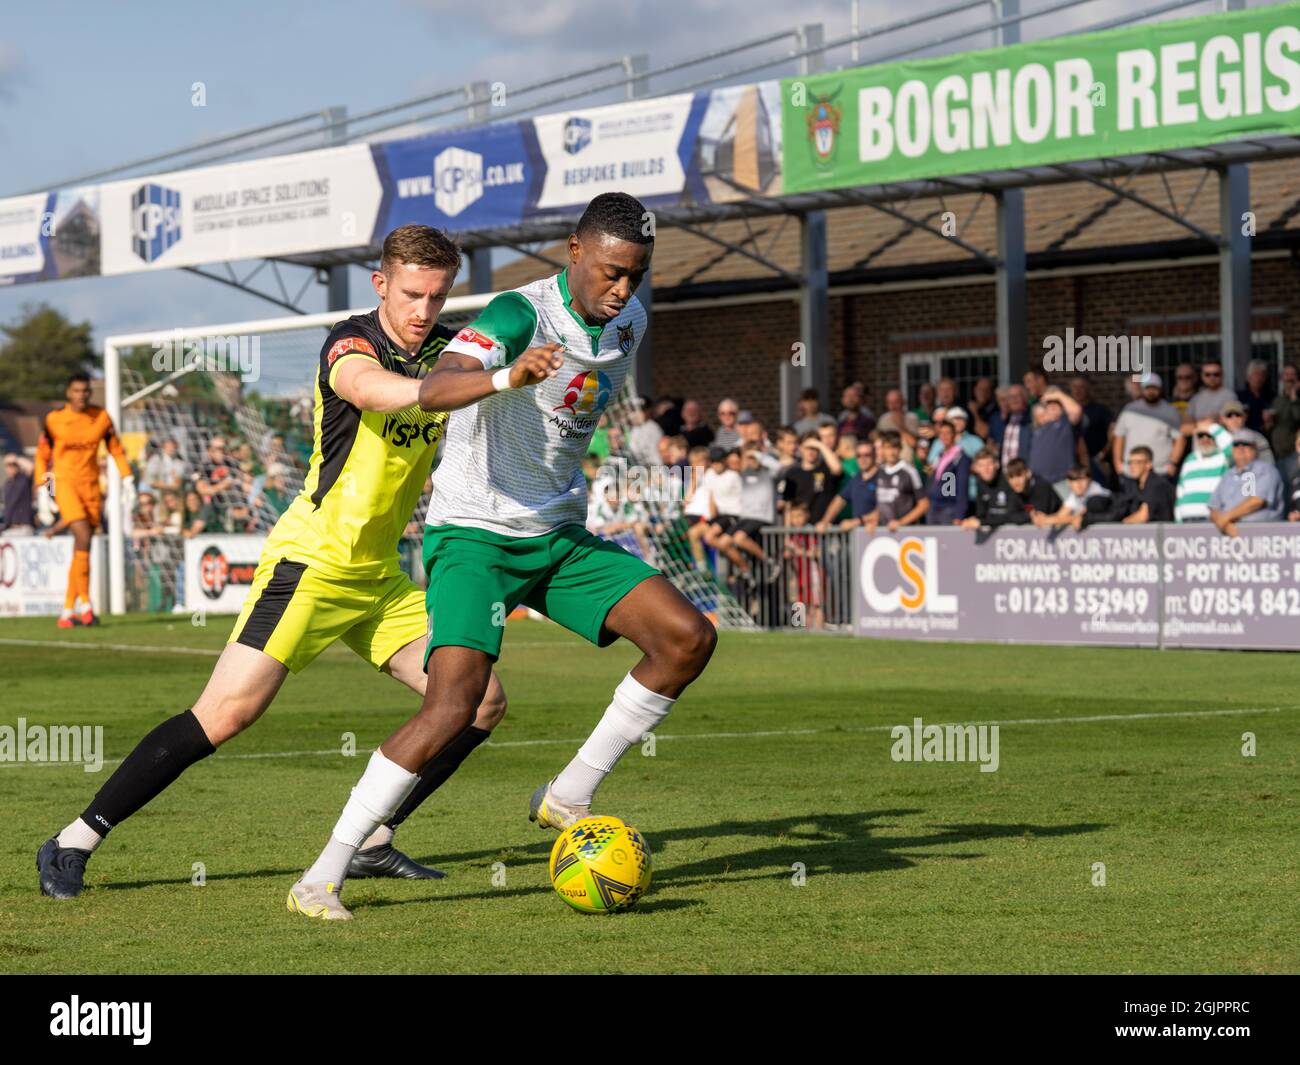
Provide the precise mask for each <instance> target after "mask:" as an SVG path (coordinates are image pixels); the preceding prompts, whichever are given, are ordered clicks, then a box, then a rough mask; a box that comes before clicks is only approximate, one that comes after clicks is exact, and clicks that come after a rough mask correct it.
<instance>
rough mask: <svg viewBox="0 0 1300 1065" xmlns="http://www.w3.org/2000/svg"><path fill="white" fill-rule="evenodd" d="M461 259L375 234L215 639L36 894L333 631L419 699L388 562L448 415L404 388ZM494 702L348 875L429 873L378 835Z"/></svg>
mask: <svg viewBox="0 0 1300 1065" xmlns="http://www.w3.org/2000/svg"><path fill="white" fill-rule="evenodd" d="M461 258H462V257H461V253H460V249H459V248H458V247H457V246H456V245H455V243H454V242H453V241H452V240H451V239H450V238H448V237H447V235H446V234H445V233H442V232H440V231H438V230H435V229H431V228H430V227H428V226H420V225H408V226H401V227H399V228H398V229H395V230H394V231H393V232H392V233H390V234H389V235H388V237H387V238H386V239H385V241H384V248H383V255H382V257H381V261H380V268H379V269H378V270H375V271H374V272H373V273H372V274H371V284H372V285H373V286H374V290H375V294H376V295H377V296H378V297H379V305H378V307H376V309H375V310H373V311H371V312H370V313H368V314H359V315H355V316H353V317H351V318H348V319H347V320H346V321H343V322H340V323H338V324H337V325H336V326H335V327H334V329H333V330H332V331H331V332H330V334H329V336H328V338H327V339H326V341H325V344H324V346H323V347H322V348H321V355H320V363H319V365H318V367H317V369H316V373H315V382H314V392H315V414H314V417H315V433H314V435H315V441H314V447H313V451H312V457H311V467H310V469H309V471H308V474H307V478H306V481H305V484H304V487H303V490H302V492H301V493H300V494H299V495H298V497H297V498H295V499H294V500H293V502H292V503H291V504H290V506H289V508H288V510H286V511H285V513H284V515H283V516H282V517H281V518H280V520H279V521H278V522H276V525H275V528H274V529H272V531H271V533H270V535H269V536H268V537H267V541H266V547H265V549H264V551H263V554H262V558H261V560H260V561H259V563H258V567H257V571H256V573H255V574H254V580H253V585H252V587H251V588H250V590H249V595H248V598H247V600H246V602H245V605H244V609H243V612H242V613H241V614H240V615H239V619H238V621H237V622H236V623H235V627H234V630H233V632H232V633H231V636H230V640H229V642H228V643H227V644H226V646H225V648H224V649H223V650H222V652H221V657H220V658H219V659H218V660H217V664H216V666H215V667H214V668H213V670H212V674H211V676H210V677H209V678H208V681H207V684H206V686H205V687H204V688H203V691H202V693H201V694H200V695H199V697H198V698H197V699H196V700H195V701H194V703H193V705H192V706H191V707H190V708H189V709H187V710H185V711H184V712H182V713H175V714H174V716H171V717H168V718H166V719H165V720H164V721H163V722H162V723H161V724H160V725H158V726H157V727H155V728H154V729H153V730H152V731H151V732H149V733H148V735H146V736H145V737H144V738H143V739H141V740H140V742H139V743H138V744H137V745H136V746H135V748H134V749H133V750H132V751H131V752H130V753H129V754H128V755H127V757H126V758H125V759H123V761H122V763H121V765H119V766H118V767H117V768H116V769H115V770H114V771H113V773H112V774H111V775H110V776H109V779H108V780H107V781H105V782H104V783H103V784H102V785H101V786H100V788H99V791H98V792H97V793H96V794H95V796H94V798H93V799H92V800H91V803H90V805H89V806H87V807H86V809H85V811H84V812H83V813H82V814H81V816H80V817H78V818H77V819H76V820H75V821H72V822H71V823H69V824H68V825H66V826H65V827H64V828H63V829H62V830H61V831H60V832H58V833H57V834H56V835H54V836H52V837H51V838H50V839H48V840H46V842H45V843H44V844H43V845H42V846H41V847H40V849H39V851H38V852H37V857H36V866H37V869H38V871H39V873H40V889H41V891H42V893H43V894H46V895H49V896H52V897H54V898H60V899H68V898H74V897H76V896H77V895H80V894H81V892H82V890H83V887H84V877H85V867H86V862H87V861H88V860H89V858H90V856H91V854H92V852H94V851H95V850H96V848H97V847H99V845H100V844H101V843H103V841H104V840H105V838H106V837H107V836H108V834H109V832H110V831H111V830H112V829H113V828H114V827H115V826H117V825H119V824H121V823H122V822H123V821H125V820H126V819H127V818H129V817H131V816H132V815H133V814H135V813H136V812H137V811H138V810H140V809H141V808H142V807H143V806H145V805H146V804H147V803H149V802H151V801H152V800H153V799H154V798H156V797H157V796H159V795H161V794H162V792H163V791H165V790H166V789H167V788H168V787H170V786H171V784H172V783H174V782H175V781H176V779H177V778H178V777H179V776H180V775H181V774H182V773H183V772H184V771H185V770H186V769H187V768H188V767H190V766H192V765H194V764H195V763H196V762H199V761H201V760H202V759H204V758H206V757H207V756H208V755H210V754H212V753H213V752H214V751H215V750H216V748H217V747H219V746H221V744H223V743H225V742H227V741H228V740H230V739H231V738H233V737H234V736H236V735H238V734H239V733H240V732H242V731H244V730H245V729H246V728H248V727H249V726H250V725H252V724H253V723H254V722H256V721H257V720H258V718H259V717H261V715H262V714H263V713H264V712H265V710H266V709H267V707H269V706H270V705H271V703H272V701H273V700H274V699H275V696H276V694H277V693H278V691H279V689H280V687H281V685H282V684H283V683H284V681H285V679H286V677H287V676H288V675H289V673H291V672H294V673H296V672H297V671H299V670H301V669H302V668H303V667H304V666H305V665H307V664H308V663H309V662H311V661H312V659H314V658H315V657H316V656H317V655H319V654H320V652H321V651H323V650H324V649H325V648H326V647H328V646H329V645H330V644H331V643H333V642H334V641H335V640H342V641H343V642H344V643H345V644H347V645H348V646H349V647H351V648H352V649H353V650H354V651H356V653H357V654H359V655H360V656H361V657H362V658H364V659H365V660H366V661H367V662H369V663H370V665H371V666H373V667H374V668H375V669H378V670H382V671H383V672H384V673H387V674H388V675H389V676H391V677H392V678H393V679H394V680H396V681H398V682H400V683H401V684H403V685H405V686H406V687H408V688H410V689H412V691H413V692H414V693H415V694H418V695H420V696H423V695H424V693H425V691H426V688H427V684H428V678H427V676H426V674H425V673H424V670H423V659H424V645H425V642H426V638H427V632H428V622H427V620H426V615H425V610H426V608H425V605H424V594H423V592H422V591H421V590H420V589H418V588H417V587H416V586H415V585H414V584H413V583H412V582H411V581H410V580H409V579H408V578H407V577H406V576H405V575H404V574H403V573H402V571H401V569H400V568H399V566H398V544H399V542H400V540H401V537H402V534H403V532H404V531H405V529H406V526H407V523H408V522H410V521H411V519H412V518H413V517H414V516H415V515H414V510H415V507H416V505H417V503H418V500H419V498H420V494H421V491H422V490H423V488H424V484H425V481H426V480H427V479H428V476H429V469H430V467H431V465H432V463H433V459H434V453H435V451H436V450H437V447H438V441H439V439H440V437H441V435H442V431H443V428H444V427H445V425H446V422H447V415H446V414H445V413H442V412H438V411H426V410H423V409H422V408H421V407H420V405H419V397H420V388H421V385H422V382H423V380H424V378H425V376H426V374H427V373H428V370H429V368H430V367H431V366H432V365H433V364H434V363H436V362H437V361H438V359H439V357H440V356H441V353H442V351H443V349H444V347H445V346H446V344H447V341H448V339H449V338H450V337H451V335H452V333H451V331H449V330H447V329H444V328H442V327H441V326H439V325H438V315H439V313H440V312H441V310H442V308H443V305H444V304H445V303H446V301H447V298H448V295H449V294H450V291H451V287H452V285H453V284H454V283H455V279H456V275H457V273H458V272H459V270H460V266H461ZM342 694H345V695H346V696H347V702H346V703H345V705H351V706H354V705H356V704H357V700H356V698H355V696H354V695H353V693H352V692H350V691H349V692H347V693H342ZM504 714H505V694H504V692H503V691H502V689H501V686H500V682H499V680H496V678H495V677H494V679H493V685H492V690H491V692H490V693H489V695H488V696H487V697H485V698H484V699H483V701H482V702H481V703H480V705H479V708H478V713H477V715H476V716H475V719H474V722H473V724H472V725H471V726H470V727H469V728H466V729H464V731H463V732H461V733H459V734H458V736H457V738H456V741H455V742H454V743H453V744H450V745H448V747H447V748H446V749H445V750H444V751H443V752H442V753H440V754H439V755H438V757H437V758H434V759H431V760H429V761H428V762H427V763H426V764H425V765H424V766H423V768H422V770H421V771H420V773H419V774H416V775H413V776H412V780H411V782H410V787H409V788H408V790H407V791H406V793H405V796H404V799H403V802H402V803H401V804H400V806H396V807H394V812H393V814H392V816H391V817H389V818H388V819H387V820H386V821H385V822H384V823H383V825H381V826H379V827H378V828H376V829H375V830H374V831H373V832H371V833H370V835H369V836H368V837H367V838H366V839H365V840H357V841H356V842H357V844H358V847H359V848H360V849H359V850H357V851H356V853H355V857H354V862H353V865H352V867H351V868H349V870H348V875H350V876H384V877H404V878H410V879H428V878H431V877H438V876H441V875H442V874H441V873H439V872H438V871H437V870H435V869H428V868H426V867H425V866H422V865H420V864H418V863H417V862H414V861H412V860H411V859H410V858H408V857H407V856H406V855H404V854H402V853H401V852H400V851H398V850H396V849H395V848H394V847H393V846H392V839H393V833H394V831H395V830H396V828H397V827H398V825H400V824H401V823H402V821H404V820H405V818H406V817H408V816H409V815H410V814H411V813H412V812H413V811H414V810H415V808H416V807H417V806H419V804H420V803H421V802H423V801H424V799H426V798H428V796H429V795H430V794H431V793H432V792H433V791H434V790H436V789H437V788H438V786H439V785H440V784H442V783H443V782H444V781H445V780H446V779H447V778H448V777H450V776H451V774H452V773H453V772H455V770H456V768H457V766H459V765H460V763H461V762H462V761H463V760H464V759H465V758H466V757H467V756H468V755H469V753H470V752H471V751H473V750H474V748H475V747H477V746H478V745H479V744H480V743H482V742H483V740H484V739H486V738H487V736H488V734H489V733H490V732H491V730H492V729H493V728H494V727H495V725H496V724H497V722H499V721H500V720H501V717H502V716H503V715H504ZM137 831H145V832H147V831H148V828H147V826H141V827H140V828H139V829H137ZM326 901H327V902H328V900H326ZM291 908H295V909H296V912H299V913H306V914H308V915H309V916H316V915H319V914H321V913H324V912H325V911H326V910H327V909H328V906H326V905H325V904H323V903H322V902H320V901H316V900H313V899H309V898H304V897H299V898H297V899H295V900H293V906H292V907H291Z"/></svg>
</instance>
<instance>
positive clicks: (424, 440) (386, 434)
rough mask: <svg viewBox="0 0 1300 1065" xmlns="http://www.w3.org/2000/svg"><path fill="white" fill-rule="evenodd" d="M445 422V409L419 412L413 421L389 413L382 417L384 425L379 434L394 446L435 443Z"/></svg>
mask: <svg viewBox="0 0 1300 1065" xmlns="http://www.w3.org/2000/svg"><path fill="white" fill-rule="evenodd" d="M446 424H447V412H446V411H437V412H435V413H432V414H421V415H418V416H416V419H415V421H408V420H403V418H402V417H400V416H399V415H395V414H390V415H388V416H387V417H386V418H384V427H383V428H382V429H381V430H380V432H379V435H380V436H382V437H383V438H384V439H385V440H387V441H389V442H390V443H392V445H393V446H394V447H415V446H417V445H428V444H436V443H437V442H438V436H439V434H440V433H441V432H442V427H443V426H444V425H446Z"/></svg>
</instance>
